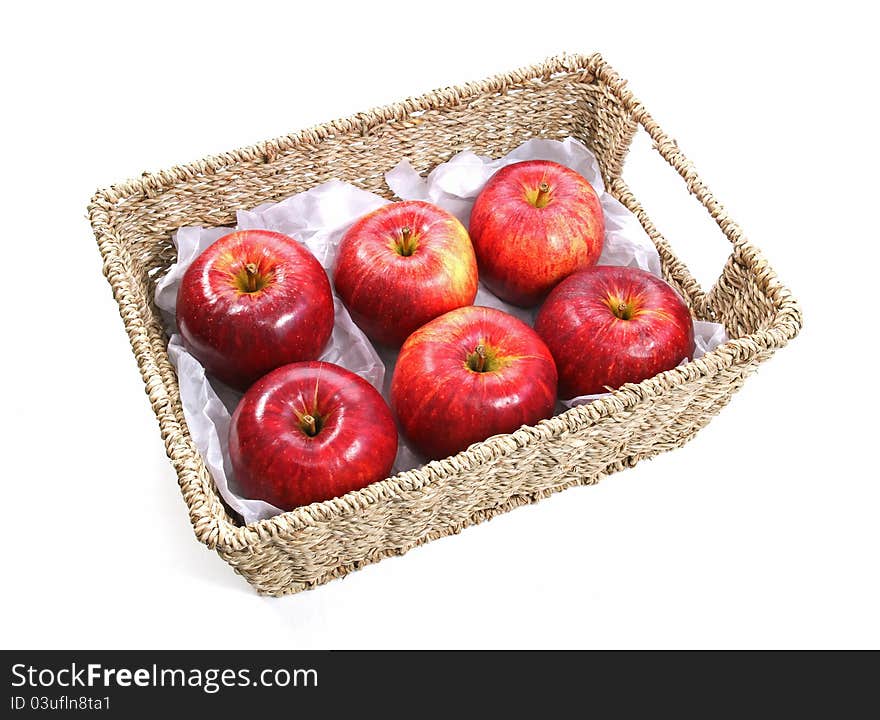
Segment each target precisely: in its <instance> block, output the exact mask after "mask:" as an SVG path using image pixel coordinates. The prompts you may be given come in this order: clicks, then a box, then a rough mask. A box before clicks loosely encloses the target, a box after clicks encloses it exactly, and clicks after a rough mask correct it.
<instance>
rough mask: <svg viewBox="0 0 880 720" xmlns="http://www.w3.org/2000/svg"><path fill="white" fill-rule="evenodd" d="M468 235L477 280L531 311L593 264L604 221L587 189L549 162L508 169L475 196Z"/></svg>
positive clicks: (578, 178) (575, 175)
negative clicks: (557, 288)
mask: <svg viewBox="0 0 880 720" xmlns="http://www.w3.org/2000/svg"><path fill="white" fill-rule="evenodd" d="M469 231H470V235H471V240H472V241H473V244H474V251H475V252H476V254H477V261H478V263H479V267H480V279H481V280H482V281H483V283H484V284H485V285H486V287H488V288H489V289H490V290H491V291H492V292H493V293H495V295H497V296H498V297H500V298H501V299H502V300H506V301H507V302H509V303H513V304H514V305H519V306H521V307H531V306H533V305H537V304H538V303H539V302H541V300H543V299H544V297H545V296H546V295H547V293H549V292H550V291H551V290H552V289H553V288H554V287H555V286H556V285H557V284H558V283H559V282H560V281H561V280H562V279H563V278H565V277H568V276H569V275H570V274H571V273H573V272H574V271H575V270H579V269H581V268H585V267H589V266H591V265H595V263H596V261H597V260H598V259H599V255H600V254H601V253H602V243H603V241H604V238H605V218H604V216H603V214H602V206H601V205H600V203H599V198H598V196H597V195H596V192H595V191H594V190H593V187H592V186H591V185H590V183H588V182H587V181H586V180H585V179H584V178H583V177H582V176H581V175H579V174H578V173H576V172H575V171H574V170H571V169H569V168H567V167H565V166H564V165H560V164H559V163H555V162H551V161H549V160H527V161H525V162H518V163H514V164H513V165H508V166H507V167H504V168H502V169H501V170H499V171H498V172H497V173H495V174H494V175H493V176H492V177H491V178H490V179H489V182H487V183H486V186H485V187H484V188H483V190H482V192H480V194H479V195H478V196H477V199H476V202H475V203H474V208H473V211H472V213H471V220H470V226H469Z"/></svg>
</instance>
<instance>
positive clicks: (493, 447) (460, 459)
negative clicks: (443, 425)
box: [88, 53, 802, 551]
mask: <svg viewBox="0 0 880 720" xmlns="http://www.w3.org/2000/svg"><path fill="white" fill-rule="evenodd" d="M576 73H588V74H590V75H592V76H593V81H594V82H600V83H602V84H603V85H604V86H606V88H607V89H608V91H609V92H611V93H612V94H613V95H614V96H615V97H616V99H617V100H618V101H619V102H620V103H621V104H622V106H623V107H624V108H625V109H626V110H627V111H628V112H629V113H630V115H631V117H632V119H633V120H634V121H635V122H637V123H638V124H639V125H641V127H642V128H644V129H645V130H646V131H647V132H648V134H649V135H650V136H651V137H652V139H653V140H654V144H655V148H656V149H657V150H658V152H660V154H661V155H662V156H663V157H664V159H666V160H667V162H669V164H670V165H672V166H673V167H674V168H675V169H676V170H677V171H678V172H679V174H680V175H681V177H682V178H683V180H684V181H685V183H686V185H687V187H688V190H689V191H690V192H691V194H693V195H695V196H696V197H697V199H698V200H700V202H701V203H702V204H703V205H704V207H706V209H707V211H709V213H710V214H711V215H712V217H713V219H715V221H716V223H717V224H718V225H719V227H720V228H721V230H722V232H723V233H724V234H725V235H726V236H727V237H728V239H729V240H730V241H731V243H732V244H733V245H734V249H735V252H737V253H739V255H740V257H741V259H742V260H743V262H745V263H746V264H747V265H748V266H749V267H750V268H751V269H753V270H754V271H755V272H756V274H758V275H759V279H760V281H761V284H762V285H763V289H764V291H765V292H766V293H767V295H768V297H770V298H771V299H772V300H773V302H774V304H775V306H776V309H777V312H776V316H775V318H774V321H773V323H772V324H771V326H770V327H768V328H766V329H763V330H759V331H757V332H755V333H751V334H749V335H745V336H743V337H740V338H737V339H735V340H730V341H728V342H727V343H725V344H723V345H721V346H719V347H718V348H716V349H715V350H713V351H711V352H709V353H707V354H706V355H704V356H703V357H702V358H700V359H698V360H694V361H692V362H689V363H687V364H686V365H682V366H679V367H676V368H673V369H672V370H668V371H665V372H663V373H660V374H659V375H656V376H654V377H651V378H648V379H646V380H643V381H642V382H640V383H628V384H626V385H624V386H622V387H621V388H619V389H618V390H617V391H615V392H613V393H611V394H610V395H608V396H607V397H604V398H601V399H599V400H596V401H594V402H593V403H590V404H589V405H581V406H578V407H575V408H571V409H569V410H567V411H565V412H563V413H561V414H559V415H556V416H554V417H552V418H549V419H546V420H542V421H541V422H539V423H538V424H537V425H534V426H523V427H521V428H520V429H519V430H516V431H515V432H513V433H511V434H508V435H497V436H494V437H491V438H488V439H486V440H484V441H482V442H480V443H476V444H474V445H472V446H471V447H470V448H468V449H466V450H464V451H462V452H460V453H458V454H457V455H454V456H452V457H449V458H444V459H442V460H434V461H431V462H429V463H427V464H426V465H423V466H421V467H419V468H415V469H413V470H408V471H404V472H401V473H398V474H396V475H394V476H392V477H389V478H386V479H384V480H380V481H378V482H376V483H373V484H371V485H369V486H367V487H366V488H363V489H361V490H355V491H352V492H349V493H347V494H345V495H343V496H341V497H337V498H333V499H331V500H326V501H324V502H320V503H313V504H312V505H307V506H303V507H298V508H295V509H294V510H291V511H289V512H286V513H282V514H280V515H276V516H274V517H271V518H267V519H265V520H260V521H258V522H255V523H251V524H248V525H238V524H236V523H234V522H232V521H231V519H230V518H229V517H228V515H227V514H226V511H225V509H224V508H223V506H222V505H221V504H220V503H219V502H213V503H212V502H211V500H212V499H211V498H209V497H206V496H205V495H204V492H203V490H202V489H200V488H198V486H197V485H196V486H195V490H194V491H193V493H192V495H194V497H190V496H187V494H186V493H185V500H186V502H187V504H188V505H189V509H190V518H191V521H192V524H193V528H194V531H195V534H196V536H197V538H198V539H199V540H200V541H201V542H203V543H205V544H206V545H208V546H209V547H212V548H219V549H225V550H230V551H235V550H241V549H244V548H247V547H249V546H252V545H253V544H254V543H259V542H260V541H263V540H267V539H271V538H272V537H275V536H284V535H289V534H291V533H295V532H297V531H299V530H301V529H303V528H306V527H309V526H314V525H317V524H319V523H322V522H326V521H329V520H332V519H341V518H344V517H348V516H351V515H354V514H357V513H359V512H361V511H362V510H364V509H366V508H368V507H369V506H370V505H373V504H375V503H378V502H382V501H384V500H388V499H391V498H394V497H400V496H401V495H402V494H404V493H410V492H417V491H418V490H420V489H422V488H424V487H426V486H427V485H430V484H432V483H435V482H439V481H442V480H445V479H447V478H451V477H454V476H455V475H456V474H458V473H459V472H461V471H468V470H472V469H474V468H475V467H478V466H480V465H482V464H484V463H486V462H488V461H490V460H492V459H494V458H499V457H504V456H506V455H508V454H510V453H512V452H514V451H516V450H518V449H520V448H524V447H526V446H528V445H531V444H532V443H535V442H540V441H547V440H551V439H554V438H558V437H560V436H561V435H563V434H565V433H568V432H575V431H578V430H583V429H585V428H586V427H589V426H590V425H593V424H595V423H597V422H599V421H600V420H601V419H602V418H604V417H607V416H610V415H613V414H616V413H619V412H624V411H626V410H627V409H629V408H631V407H633V406H634V405H636V404H637V403H639V402H641V401H643V400H647V399H650V398H653V397H657V396H659V395H662V394H663V393H664V392H666V391H667V390H669V389H671V388H674V387H677V386H680V385H682V384H684V383H687V382H689V381H691V380H695V379H697V378H700V377H706V376H710V377H711V376H714V375H716V374H717V373H719V372H720V371H722V370H724V369H726V368H729V367H731V366H732V365H735V364H737V363H743V362H746V361H748V360H749V359H751V358H752V357H754V356H755V355H756V354H757V353H759V352H762V351H765V350H775V349H777V348H779V347H782V346H783V345H784V344H786V343H787V342H788V340H790V339H791V338H793V337H794V336H795V335H797V333H798V331H799V330H800V327H801V325H802V315H801V312H800V308H799V306H798V304H797V301H796V300H795V299H794V298H793V297H792V295H791V293H790V292H789V291H788V290H787V289H786V288H785V287H784V286H783V285H782V284H781V283H780V282H779V281H778V279H777V277H776V274H775V273H774V272H773V270H772V269H771V268H770V266H769V265H768V264H767V263H766V261H765V260H764V259H763V257H762V256H761V255H760V253H759V252H758V251H757V250H756V249H755V248H754V247H753V246H752V245H750V244H749V243H748V241H746V239H745V237H744V235H743V233H742V231H741V229H740V228H739V226H738V225H736V223H734V222H733V220H731V219H730V218H729V217H728V216H727V214H726V212H725V211H724V209H723V207H722V206H721V205H720V203H718V201H717V200H716V199H715V198H714V196H712V194H711V192H710V191H709V190H708V188H707V187H706V186H705V185H704V184H703V183H702V181H701V180H700V178H699V176H698V175H697V173H696V170H695V169H694V168H693V165H692V164H691V163H690V161H688V160H687V159H686V158H685V157H684V156H683V155H682V154H681V153H680V152H679V150H678V146H677V144H676V143H675V141H674V140H672V139H671V138H669V137H668V136H667V135H666V134H665V133H664V132H663V131H662V130H661V129H660V127H659V126H658V125H657V124H656V122H654V120H653V119H652V118H651V117H650V115H649V114H648V113H647V111H646V110H645V109H644V107H643V106H642V105H641V104H640V103H639V102H638V101H637V100H636V99H635V98H634V96H633V95H632V94H631V93H630V91H629V90H628V89H627V88H626V87H625V81H623V80H622V79H621V78H620V77H619V76H618V75H617V73H616V72H615V71H614V70H613V69H612V68H611V67H610V66H609V65H608V64H607V63H606V62H605V61H604V60H603V58H602V57H601V55H599V54H598V53H595V54H592V55H582V54H564V55H559V56H555V57H551V58H548V59H547V60H545V61H543V62H541V63H538V64H534V65H529V66H525V67H521V68H519V69H517V70H514V71H512V72H508V73H501V74H498V75H494V76H492V77H490V78H487V79H485V80H480V81H475V82H470V83H465V84H463V85H460V86H454V87H449V88H445V89H442V90H435V91H432V92H428V93H426V94H424V95H422V96H419V97H415V98H408V99H406V100H403V101H401V102H397V103H392V104H389V105H384V106H381V107H378V108H374V109H372V110H369V111H367V112H361V113H356V114H355V115H352V116H350V117H348V118H344V119H340V120H335V121H332V122H329V123H324V124H321V125H317V126H314V127H312V128H309V129H305V130H301V131H298V132H294V133H291V134H288V135H285V136H281V137H278V138H275V139H272V140H267V141H264V142H261V143H257V144H255V145H250V146H246V147H242V148H239V149H237V150H233V151H229V152H226V153H222V154H219V155H213V156H209V157H206V158H204V159H202V160H198V161H195V162H191V163H188V164H185V165H179V166H175V167H172V168H169V169H167V170H162V171H159V172H155V173H144V174H143V175H142V176H141V177H140V178H136V179H131V180H128V181H125V182H122V183H119V184H115V185H111V186H110V187H108V188H106V189H103V190H99V191H97V192H96V194H95V195H94V197H93V198H92V201H91V203H90V204H89V208H88V212H89V217H90V220H91V224H92V227H93V229H94V232H95V235H96V238H97V240H98V245H99V248H100V251H101V253H102V256H103V257H104V261H105V265H104V272H105V275H107V277H108V281H109V282H110V284H111V286H112V287H113V291H114V297H116V299H117V302H118V303H119V305H120V312H121V313H122V314H123V320H124V322H125V325H126V329H127V331H128V332H129V336H130V340H131V343H132V349H133V351H134V354H135V356H136V359H137V361H138V365H139V366H140V369H141V373H142V375H143V377H144V381H145V383H146V384H147V387H148V389H149V388H150V387H151V386H152V387H153V388H156V387H158V386H161V388H162V389H164V394H165V395H166V396H167V397H174V396H176V397H177V398H179V389H178V387H177V381H176V377H174V378H173V380H172V383H173V384H172V387H170V388H169V387H167V386H166V385H165V382H164V380H163V379H162V377H161V375H160V374H159V372H158V369H157V364H156V360H155V353H157V352H160V350H157V349H156V348H155V346H154V345H153V344H151V343H150V342H149V338H148V337H144V336H145V335H148V333H147V331H146V330H145V329H144V328H142V327H141V328H137V327H135V321H134V320H132V318H131V317H129V316H128V314H127V313H125V312H123V307H125V308H138V309H139V308H140V305H142V304H143V298H140V300H141V303H140V305H139V304H138V300H139V298H138V297H137V296H136V293H135V292H134V291H133V290H132V289H131V287H132V283H131V282H130V280H129V278H131V277H133V275H132V271H131V260H130V258H128V257H127V252H126V251H125V250H124V249H123V248H122V247H121V246H120V244H119V243H118V242H117V241H116V239H115V226H114V223H113V220H112V216H113V209H114V208H113V206H114V205H115V204H116V203H118V202H119V201H120V200H132V199H135V200H136V199H141V198H144V197H146V198H151V197H155V196H156V195H157V194H159V193H161V192H162V191H164V190H168V189H170V188H172V187H173V186H174V185H175V184H177V183H180V182H185V181H188V180H191V179H193V178H195V177H197V176H199V175H205V174H214V173H217V172H218V171H220V170H222V169H224V168H228V167H230V166H233V165H237V164H241V163H252V162H271V161H272V159H274V157H275V156H276V155H277V154H278V153H279V152H283V151H284V150H286V149H289V148H294V147H300V146H302V145H304V144H305V145H307V144H315V143H319V142H321V141H322V140H324V139H326V138H328V137H330V136H332V135H334V134H336V133H342V134H350V133H351V132H352V131H357V130H367V129H369V128H372V127H375V126H376V125H379V124H382V123H385V122H387V121H389V120H395V119H399V118H401V117H405V116H407V115H411V114H412V113H415V112H420V111H424V110H430V109H435V108H440V107H447V106H449V105H454V104H458V103H461V102H462V101H463V100H465V99H467V98H470V97H473V96H474V95H479V94H483V93H496V92H504V91H506V90H507V89H510V88H514V87H521V86H524V85H526V84H528V83H529V82H530V81H533V80H538V79H542V78H549V77H552V76H557V75H559V74H576ZM624 190H625V185H624V184H623V183H622V181H621V182H620V183H611V186H610V188H609V192H612V194H615V195H619V194H621V193H622V192H623V191H624ZM658 235H659V233H658ZM654 241H655V243H657V244H658V249H660V250H661V251H663V250H664V249H665V251H666V252H667V254H668V255H670V256H672V257H674V255H673V254H672V252H671V249H669V247H668V246H666V245H665V240H663V238H662V236H660V237H659V239H658V238H657V237H654ZM694 292H695V293H698V295H702V293H701V291H699V290H694ZM146 300H147V302H148V303H150V302H151V301H152V299H151V298H147V299H146ZM163 337H164V334H163ZM161 352H166V353H167V350H162V351H161ZM166 357H167V354H166ZM154 405H155V403H154ZM154 411H155V412H156V414H157V417H158V419H159V422H160V426H161V429H162V431H163V436H165V437H166V447H167V448H168V453H169V456H171V454H172V447H174V448H175V450H177V451H180V448H179V447H177V446H176V445H175V443H178V442H181V441H182V442H183V443H184V448H185V450H184V451H183V452H184V453H186V454H187V455H188V457H185V458H183V460H184V461H186V460H189V461H191V462H190V465H191V464H192V462H195V465H196V467H192V466H190V467H184V466H183V465H181V466H180V467H178V464H177V463H175V467H176V469H177V472H178V476H179V480H180V482H181V486H182V487H183V484H184V481H185V478H184V477H183V473H185V472H191V473H197V466H198V465H199V464H201V465H202V467H204V465H203V461H202V459H201V456H200V455H199V453H198V451H197V449H196V448H195V446H194V445H193V443H192V440H191V438H190V436H189V431H188V428H185V427H180V426H179V424H178V423H177V421H176V420H174V419H172V418H170V417H169V416H168V415H163V414H160V411H159V409H158V408H157V407H154ZM192 455H194V456H195V457H192ZM172 459H174V458H172ZM185 464H186V463H184V465H185ZM210 491H211V492H213V493H215V494H216V495H219V493H218V492H217V490H216V487H215V486H214V485H213V480H212V481H211V487H210ZM216 499H217V498H214V500H216ZM218 507H219V511H218V510H217V508H218Z"/></svg>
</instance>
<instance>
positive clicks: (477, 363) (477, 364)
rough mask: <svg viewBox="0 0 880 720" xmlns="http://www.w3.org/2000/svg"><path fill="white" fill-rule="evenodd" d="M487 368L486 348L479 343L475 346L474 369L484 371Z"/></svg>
mask: <svg viewBox="0 0 880 720" xmlns="http://www.w3.org/2000/svg"><path fill="white" fill-rule="evenodd" d="M485 369H486V348H485V347H484V346H482V345H477V346H476V347H475V348H474V371H475V372H483V370H485Z"/></svg>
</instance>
